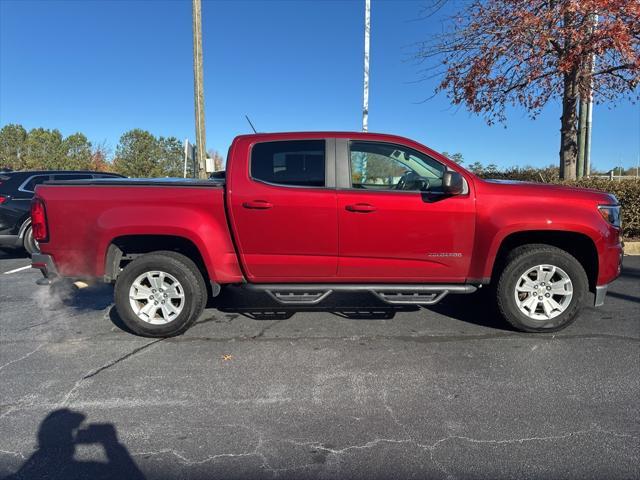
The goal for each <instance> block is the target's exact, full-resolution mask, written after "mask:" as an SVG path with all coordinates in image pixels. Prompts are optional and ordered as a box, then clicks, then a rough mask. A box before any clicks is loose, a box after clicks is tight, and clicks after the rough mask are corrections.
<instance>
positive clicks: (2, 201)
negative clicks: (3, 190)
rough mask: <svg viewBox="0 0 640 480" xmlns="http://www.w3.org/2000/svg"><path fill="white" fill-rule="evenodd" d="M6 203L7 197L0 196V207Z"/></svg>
mask: <svg viewBox="0 0 640 480" xmlns="http://www.w3.org/2000/svg"><path fill="white" fill-rule="evenodd" d="M6 201H7V197H5V196H4V195H0V205H1V204H3V203H4V202H6Z"/></svg>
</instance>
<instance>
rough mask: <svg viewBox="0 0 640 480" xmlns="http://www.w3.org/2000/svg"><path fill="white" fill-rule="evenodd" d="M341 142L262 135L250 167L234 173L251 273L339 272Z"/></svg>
mask: <svg viewBox="0 0 640 480" xmlns="http://www.w3.org/2000/svg"><path fill="white" fill-rule="evenodd" d="M334 145H335V142H334V141H333V140H332V139H330V140H325V139H324V138H322V139H310V140H282V141H270V142H259V143H255V144H254V145H253V146H251V147H250V154H249V155H250V158H249V159H248V160H249V161H248V162H247V163H248V168H247V170H246V171H243V172H240V171H237V172H235V171H234V173H233V175H231V181H232V182H233V183H232V185H231V190H230V192H231V193H230V196H229V198H230V207H231V213H232V215H231V220H232V224H233V225H232V226H233V232H234V234H235V241H236V243H237V246H238V250H239V252H240V259H241V262H242V265H243V267H244V270H245V273H246V274H247V276H248V277H249V280H251V281H253V282H323V281H324V282H330V281H332V280H335V276H336V272H337V264H338V260H337V256H338V219H337V212H336V190H335V184H334V180H333V178H334V176H333V173H332V172H333V169H334V168H335V163H334V162H335V147H334ZM237 160H238V161H241V159H237Z"/></svg>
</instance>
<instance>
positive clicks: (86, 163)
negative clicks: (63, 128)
mask: <svg viewBox="0 0 640 480" xmlns="http://www.w3.org/2000/svg"><path fill="white" fill-rule="evenodd" d="M62 149H63V151H64V153H65V158H64V163H63V164H62V165H56V166H55V168H56V169H59V170H64V169H68V170H88V169H90V168H91V142H90V141H89V140H87V137H85V136H84V135H83V134H82V133H74V134H72V135H69V136H68V137H67V138H65V139H64V140H63V142H62Z"/></svg>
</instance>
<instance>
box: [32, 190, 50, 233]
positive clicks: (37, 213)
mask: <svg viewBox="0 0 640 480" xmlns="http://www.w3.org/2000/svg"><path fill="white" fill-rule="evenodd" d="M31 231H32V232H33V238H35V239H36V241H38V242H46V241H47V240H49V229H48V228H47V212H46V210H45V208H44V202H43V201H42V199H41V198H38V197H34V199H33V200H32V201H31Z"/></svg>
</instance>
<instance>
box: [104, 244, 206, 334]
mask: <svg viewBox="0 0 640 480" xmlns="http://www.w3.org/2000/svg"><path fill="white" fill-rule="evenodd" d="M206 300H207V289H206V286H205V283H204V279H203V278H202V274H201V273H200V271H199V270H198V267H196V265H195V264H194V263H193V262H192V261H191V260H190V259H189V258H187V257H185V256H184V255H181V254H179V253H176V252H171V251H158V252H152V253H148V254H145V255H142V256H140V257H138V258H136V259H135V260H133V261H132V262H131V263H129V264H128V265H127V266H126V267H125V269H124V270H123V271H122V272H121V273H120V275H118V279H117V280H116V286H115V304H116V309H117V311H118V314H119V315H120V318H121V319H122V321H123V322H124V323H125V325H126V326H127V327H129V328H130V329H131V330H132V331H133V332H135V333H137V334H139V335H142V336H145V337H172V336H175V335H180V334H181V333H184V332H185V331H186V330H187V329H188V328H189V327H190V326H191V325H193V323H194V322H195V321H196V320H197V319H198V317H199V316H200V314H201V313H202V311H203V309H204V306H205V304H206Z"/></svg>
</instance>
